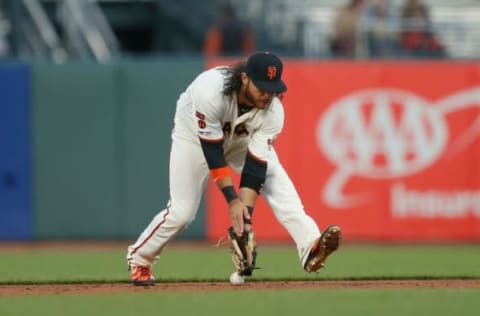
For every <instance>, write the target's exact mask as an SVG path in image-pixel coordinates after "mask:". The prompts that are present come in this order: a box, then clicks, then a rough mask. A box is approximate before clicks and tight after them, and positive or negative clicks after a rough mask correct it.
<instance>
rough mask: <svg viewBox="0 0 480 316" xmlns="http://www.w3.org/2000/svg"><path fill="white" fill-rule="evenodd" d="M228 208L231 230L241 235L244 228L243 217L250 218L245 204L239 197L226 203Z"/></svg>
mask: <svg viewBox="0 0 480 316" xmlns="http://www.w3.org/2000/svg"><path fill="white" fill-rule="evenodd" d="M228 208H229V213H230V220H231V222H232V227H233V231H234V232H235V234H236V235H237V236H241V235H242V234H243V231H244V229H245V225H244V223H243V219H244V218H247V219H250V214H249V213H248V209H247V206H246V205H245V203H243V202H242V201H241V200H240V199H235V200H233V201H231V202H230V203H229V204H228Z"/></svg>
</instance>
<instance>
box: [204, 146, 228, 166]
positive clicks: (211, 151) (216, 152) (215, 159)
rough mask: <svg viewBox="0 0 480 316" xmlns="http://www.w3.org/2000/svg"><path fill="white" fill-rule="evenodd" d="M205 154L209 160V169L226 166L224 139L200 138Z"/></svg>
mask: <svg viewBox="0 0 480 316" xmlns="http://www.w3.org/2000/svg"><path fill="white" fill-rule="evenodd" d="M200 144H201V145H202V150H203V155H204V156H205V159H206V160H207V164H208V169H210V170H212V169H217V168H221V167H225V166H226V165H227V163H226V162H225V156H224V154H223V139H222V140H220V141H211V140H205V139H202V138H200Z"/></svg>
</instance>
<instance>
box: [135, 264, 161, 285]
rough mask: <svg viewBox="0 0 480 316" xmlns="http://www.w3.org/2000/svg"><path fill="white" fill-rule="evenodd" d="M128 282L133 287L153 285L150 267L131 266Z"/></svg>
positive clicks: (153, 279)
mask: <svg viewBox="0 0 480 316" xmlns="http://www.w3.org/2000/svg"><path fill="white" fill-rule="evenodd" d="M130 280H131V281H132V283H133V284H134V285H155V277H154V276H153V274H152V268H151V267H142V266H132V267H131V272H130Z"/></svg>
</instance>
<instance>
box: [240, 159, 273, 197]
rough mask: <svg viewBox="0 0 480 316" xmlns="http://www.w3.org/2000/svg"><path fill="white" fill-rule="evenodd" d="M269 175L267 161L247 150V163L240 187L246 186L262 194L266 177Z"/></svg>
mask: <svg viewBox="0 0 480 316" xmlns="http://www.w3.org/2000/svg"><path fill="white" fill-rule="evenodd" d="M266 176H267V163H266V162H265V161H261V160H258V159H255V157H254V156H253V155H252V154H250V152H247V156H246V157H245V165H244V167H243V170H242V176H241V178H240V187H241V188H242V187H246V188H250V189H253V190H255V191H256V192H257V194H260V191H261V190H262V187H263V184H264V183H265V178H266Z"/></svg>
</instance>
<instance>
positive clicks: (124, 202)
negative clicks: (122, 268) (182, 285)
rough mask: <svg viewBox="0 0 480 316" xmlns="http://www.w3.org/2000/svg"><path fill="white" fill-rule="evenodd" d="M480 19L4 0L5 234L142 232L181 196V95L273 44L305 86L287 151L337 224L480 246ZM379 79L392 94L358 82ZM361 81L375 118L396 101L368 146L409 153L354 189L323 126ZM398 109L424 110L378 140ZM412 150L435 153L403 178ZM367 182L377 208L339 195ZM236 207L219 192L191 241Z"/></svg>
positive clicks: (333, 8) (287, 6)
mask: <svg viewBox="0 0 480 316" xmlns="http://www.w3.org/2000/svg"><path fill="white" fill-rule="evenodd" d="M479 29H480V1H479V0H424V1H420V0H390V1H389V0H349V1H327V0H231V1H213V0H212V1H210V0H206V1H196V0H99V1H90V0H0V240H50V239H132V238H136V236H138V234H139V233H140V232H141V230H143V228H144V227H145V225H146V224H147V223H148V222H149V221H150V219H151V218H152V217H153V216H154V215H155V214H156V213H157V212H158V211H159V210H161V209H163V207H164V205H165V203H166V201H167V199H168V182H167V179H168V158H169V146H170V131H171V128H172V127H173V123H172V117H173V113H174V110H175V101H176V99H177V97H178V95H179V94H180V93H181V92H182V91H183V90H184V89H185V87H186V85H187V84H188V83H189V82H190V81H191V80H192V79H193V78H194V76H196V74H198V73H199V72H200V71H202V70H203V69H205V67H209V66H211V65H214V64H218V63H220V62H224V61H225V60H227V61H231V60H232V59H234V58H237V57H244V56H247V55H248V54H250V53H252V52H254V51H258V50H268V51H273V52H275V53H277V54H278V55H280V56H282V57H283V58H285V62H286V64H287V67H286V78H287V80H288V82H289V93H287V95H286V96H285V100H284V102H285V104H286V110H287V121H286V126H285V131H284V134H282V137H281V139H280V140H279V145H278V146H279V152H280V154H281V156H282V157H283V158H284V161H285V166H286V169H287V170H289V172H290V173H291V177H292V178H293V180H294V182H295V183H296V184H297V187H298V190H299V191H300V193H301V195H302V197H304V199H305V201H304V202H305V206H306V207H307V209H308V210H312V211H311V212H315V215H314V217H315V219H316V220H317V221H319V222H321V226H322V227H323V226H326V225H327V224H329V223H330V222H333V221H336V222H338V223H339V224H341V225H343V226H344V227H345V228H346V234H345V236H346V239H347V240H373V241H382V242H383V241H411V240H425V241H467V242H472V241H473V242H477V241H479V240H480V169H479V168H478V165H479V163H478V162H479V161H480V149H479V148H480V143H479V137H478V136H479V135H480V132H479V131H480V127H479V126H480V124H479V123H480V120H479V119H478V118H479V117H480V116H479V114H480V113H479V111H478V109H479V104H480V100H479V96H480V93H479V92H478V90H477V89H479V85H480V70H479V67H478V62H479V58H480V32H479V31H478V30H479ZM316 70H318V72H317V71H316ZM315 72H316V73H317V74H318V73H320V74H325V75H320V76H318V75H316V74H315ZM319 77H321V78H319ZM392 88H394V89H399V90H401V91H402V92H401V93H398V91H397V92H395V91H394V92H392V91H391V89H392ZM364 89H374V90H375V91H374V92H369V93H370V94H368V95H369V97H365V95H363V94H362V95H355V93H356V92H358V91H363V90H364ZM389 89H390V90H389ZM319 94H320V95H319ZM352 94H353V95H355V96H354V97H353V98H354V99H355V100H357V101H358V102H359V105H358V108H361V107H363V106H365V108H366V110H365V111H367V112H368V113H370V112H371V111H370V110H368V109H371V104H372V103H373V104H374V106H373V108H374V109H376V108H377V107H375V102H376V101H375V100H377V101H378V100H380V99H381V100H384V99H385V98H384V97H385V95H386V96H387V99H388V100H390V101H391V102H390V105H391V108H390V110H391V112H388V111H387V112H385V111H383V112H382V111H379V112H378V113H379V114H378V117H379V120H380V118H381V117H383V118H384V119H385V120H386V121H385V122H386V123H385V122H384V123H385V124H383V125H382V124H380V123H378V122H377V123H376V124H377V125H375V126H373V127H372V128H373V129H375V130H376V132H372V133H369V132H368V130H367V131H366V132H365V130H363V132H365V135H366V137H363V138H361V139H356V140H355V139H354V140H353V142H355V141H357V142H358V143H359V144H360V143H361V142H362V141H364V140H365V139H371V140H372V143H375V142H377V144H378V146H377V147H375V146H373V147H375V148H376V150H378V152H380V153H382V154H384V155H386V156H388V157H387V158H389V159H390V161H397V165H395V166H394V165H392V166H389V165H388V162H387V163H385V164H384V167H385V168H386V169H388V168H390V167H391V168H392V169H391V170H390V169H388V170H387V171H388V172H386V173H383V175H382V176H376V175H375V174H374V172H373V173H369V172H365V170H364V169H362V168H363V167H365V166H364V165H353V168H359V169H358V172H357V171H353V173H352V174H351V179H350V180H351V181H350V182H349V183H352V182H353V184H352V186H350V185H349V184H347V181H348V180H346V179H345V174H344V173H342V171H338V170H337V169H335V168H337V167H338V168H340V167H339V166H340V165H341V157H340V158H339V157H338V156H335V154H333V156H334V157H333V158H332V155H329V154H328V149H325V147H328V145H325V144H323V145H322V144H320V145H319V143H321V141H320V140H319V138H321V137H322V136H318V135H317V134H318V133H320V132H318V131H319V130H320V128H321V127H319V126H318V124H320V125H321V124H322V123H318V122H323V121H322V118H324V117H325V116H324V115H326V113H327V112H328V110H329V109H331V108H332V107H336V106H341V104H340V103H342V101H341V100H342V99H341V98H343V97H345V96H348V95H352ZM449 96H457V98H450V99H448V98H447V97H449ZM368 98H370V99H368ZM382 98H383V99H382ZM445 98H446V99H445ZM366 99H368V100H366ZM339 100H340V101H339ZM426 100H429V101H426ZM439 100H443V101H445V102H443V101H442V102H443V103H442V102H440V101H439ZM446 100H447V101H446ZM459 100H460V101H459ZM357 101H355V102H357ZM339 102H340V103H339ZM355 102H354V103H355ZM362 102H363V103H362ZM378 102H380V103H382V102H383V101H378ZM422 102H423V103H422ZM429 102H430V103H429ZM347 103H348V102H347ZM291 104H292V105H291ZM298 104H300V105H302V107H301V108H300V109H299V107H298ZM342 104H343V103H342ZM348 104H352V103H351V102H350V103H348ZM382 104H383V103H382ZM410 104H413V105H416V104H417V105H418V104H420V105H419V108H420V109H424V107H422V106H425V105H427V106H437V107H435V109H438V113H440V114H438V115H430V114H428V113H430V112H431V111H430V112H429V111H428V110H427V111H426V112H425V113H426V114H418V113H419V112H418V113H417V112H415V111H413V110H412V111H409V109H410V107H409V105H410ZM413 105H412V106H413ZM292 107H296V108H295V110H293V108H292ZM398 108H403V109H405V112H406V113H408V115H412V113H417V114H418V115H419V117H420V116H421V118H420V119H415V114H413V116H411V117H410V119H412V117H413V119H412V121H408V117H407V118H404V117H402V115H400V119H399V120H400V122H401V123H402V122H403V123H405V124H403V125H402V124H400V125H401V126H407V130H404V131H403V132H404V133H403V132H402V131H400V133H399V134H398V135H397V134H395V131H393V132H394V133H393V134H395V135H396V136H398V137H396V138H395V137H393V138H388V137H392V136H391V135H392V133H389V132H391V131H384V132H385V134H383V136H384V137H382V136H381V135H380V136H378V133H380V134H382V132H381V131H380V132H378V130H379V129H380V130H381V128H382V126H384V125H388V124H389V122H390V123H391V122H392V121H389V120H388V119H393V120H394V119H395V118H397V119H398V116H399V115H398V113H402V112H401V111H400V112H399V111H398ZM453 109H454V110H455V112H453ZM422 111H423V110H422ZM373 112H374V113H376V112H375V111H373ZM460 112H461V113H460ZM352 113H354V114H355V113H356V112H352ZM385 113H387V114H385ZM422 113H423V112H422ZM455 113H458V114H455ZM357 114H358V113H357ZM390 114H391V115H392V116H391V117H389V116H388V115H390ZM382 115H383V116H382ZM422 115H425V117H426V118H425V117H423V116H422ZM429 115H430V116H429ZM294 117H297V119H295V118H294ZM330 117H331V116H330ZM439 117H440V118H439ZM337 119H338V120H341V119H344V118H342V117H339V118H337ZM403 119H406V120H407V121H403ZM425 120H432V122H431V123H422V122H423V121H425ZM295 122H296V123H295ZM357 123H358V124H359V126H365V124H366V125H368V120H367V119H366V121H365V122H357ZM362 124H363V125H362ZM421 124H424V125H423V127H422V126H421ZM429 124H431V125H429ZM435 124H437V125H435ZM347 125H348V124H347ZM393 125H395V124H393ZM412 126H413V127H412ZM419 126H420V127H419ZM432 126H440V127H439V129H438V130H441V132H438V135H433V136H432V134H435V129H433V128H431V127H432ZM408 128H411V130H408ZM422 130H424V132H425V133H424V134H422V132H421V131H422ZM425 130H428V131H430V132H428V131H425ZM419 131H420V132H419ZM347 132H352V131H348V130H347ZM357 132H358V130H357ZM299 133H300V135H299ZM354 133H355V131H354V132H353V134H354ZM375 133H376V134H375ZM374 134H375V135H377V136H375V135H374ZM385 135H386V136H385ZM399 135H400V136H399ZM298 136H300V137H301V138H302V139H304V140H305V141H304V143H302V144H299V143H298V142H296V139H298V138H296V137H298ZM369 137H370V138H369ZM415 137H417V138H418V139H420V140H421V141H420V142H415V141H413V142H412V138H414V139H415ZM435 137H436V139H435V140H432V142H437V143H438V144H440V145H438V144H437V145H435V144H434V145H435V146H436V147H434V148H433V147H432V148H433V149H432V148H430V147H428V146H430V145H432V144H430V143H429V138H435ZM398 138H402V140H403V141H404V143H399V142H398ZM338 141H339V142H340V143H341V142H342V139H339V140H338ZM350 143H351V141H350ZM369 144H371V143H369ZM392 144H393V145H392ZM412 144H413V145H412ZM293 145H295V146H298V150H291V146H293ZM367 145H368V144H367ZM404 145H405V146H404ZM302 146H303V147H302ZM346 146H347V145H346ZM392 146H393V147H395V146H397V147H395V148H396V149H395V148H393V147H392ZM432 146H433V145H432ZM360 147H361V146H360ZM360 147H355V146H354V147H353V148H354V149H355V150H358V151H359V152H360V151H361V148H363V149H365V148H367V147H368V148H373V147H369V145H368V146H367V147H361V148H360ZM407 147H408V148H410V149H411V148H414V149H412V150H410V151H408V150H407V149H405V148H407ZM385 148H393V149H391V151H388V149H385ZM333 149H334V148H332V150H333ZM404 149H405V152H401V151H402V150H404ZM399 150H400V152H399ZM422 150H423V152H422ZM378 152H372V153H370V154H372V157H373V156H375V155H376V154H377V153H378ZM412 152H413V154H412ZM298 153H300V154H298ZM397 154H398V155H403V156H402V157H404V156H405V157H407V156H408V157H410V158H408V159H412V158H411V156H412V155H413V156H415V155H417V156H418V157H420V158H419V159H427V158H428V159H430V160H428V159H427V160H428V163H426V162H425V161H423V162H422V163H423V165H422V168H423V169H422V168H419V167H418V166H416V165H415V166H414V167H413V169H411V170H407V171H405V172H403V173H402V172H398V170H394V169H395V168H397V169H398V159H395V157H393V155H397ZM298 157H302V159H304V160H303V161H304V162H305V163H303V164H302V163H301V164H299V163H298V159H299V158H298ZM335 157H336V158H335ZM422 157H423V158H422ZM425 157H427V158H425ZM452 157H453V158H452ZM397 158H398V157H397ZM309 159H310V160H309ZM335 159H337V160H336V161H335ZM401 159H403V158H401ZM405 159H407V158H405ZM380 160H381V159H380ZM372 161H373V158H372ZM387 161H388V159H387ZM424 162H425V163H424ZM347 163H348V162H347ZM405 164H408V163H405ZM299 165H301V166H299ZM432 166H433V167H432ZM335 170H337V171H335ZM340 170H343V169H341V168H340ZM372 170H373V169H372ZM312 172H318V174H316V175H315V179H316V180H315V182H314V183H312V182H311V179H308V178H309V175H311V173H312ZM335 172H337V173H335ZM338 172H339V173H338ZM362 172H363V173H362ZM332 174H333V175H335V174H336V175H337V178H336V179H337V181H338V179H339V177H340V178H341V177H342V175H343V178H342V179H344V180H345V183H343V184H339V183H338V182H335V183H337V185H336V186H335V184H334V183H333V182H332V181H334V180H331V179H332V177H335V176H332ZM384 174H388V177H387V176H384ZM370 176H371V178H369V177H370ZM347 178H348V176H347ZM425 179H427V180H425ZM341 181H343V180H341ZM365 183H367V184H366V185H365ZM329 184H330V185H331V186H330V187H328V185H329ZM342 185H343V187H342ZM338 186H340V187H341V188H339V187H338ZM327 187H328V188H327ZM359 187H360V188H364V187H368V188H370V189H371V191H372V192H374V193H375V194H376V198H373V199H372V201H373V200H374V201H375V203H373V204H370V205H369V204H368V203H367V204H365V203H364V204H362V205H360V204H355V205H350V206H347V204H348V203H346V200H345V201H343V200H342V201H339V200H338V199H337V200H335V199H336V198H338V196H335V195H328V194H329V193H328V192H330V193H332V192H331V191H332V190H331V189H332V188H334V190H341V189H343V190H344V191H345V192H346V193H351V192H352V191H355V190H357V189H358V188H359ZM322 191H323V192H324V193H323V195H322ZM325 192H327V193H325ZM345 192H337V193H339V194H341V193H342V194H343V193H345ZM212 194H213V193H212ZM340 202H342V203H343V202H345V203H343V204H342V203H340ZM222 207H223V204H221V201H219V200H218V197H215V196H213V197H212V196H211V194H209V195H207V198H206V200H205V201H204V203H202V206H201V208H200V210H199V212H198V215H197V218H196V220H195V221H194V223H192V225H191V226H190V227H189V228H188V230H187V231H186V232H185V233H184V234H182V235H181V236H180V237H179V238H186V239H206V238H207V239H211V240H214V239H216V238H217V237H219V235H221V234H222V232H223V231H224V229H225V227H226V225H228V219H226V218H225V216H224V215H225V214H224V213H225V212H222ZM265 208H266V207H265ZM345 208H346V209H349V211H345V210H344V209H345ZM266 212H268V213H270V211H269V210H266ZM266 212H263V213H266ZM349 212H355V214H353V213H349ZM219 214H220V215H219ZM258 214H262V212H261V211H259V212H258ZM362 214H363V221H364V222H362V221H361V220H362V219H361V217H362ZM258 216H259V220H258V223H259V224H258V225H259V229H258V230H259V231H261V232H263V233H260V234H259V238H264V239H265V240H267V239H268V240H287V239H288V236H286V233H285V231H284V230H283V228H281V227H280V226H279V225H278V224H277V223H276V222H275V220H274V219H273V217H272V216H271V215H268V216H270V217H266V218H263V217H262V216H267V215H258ZM359 221H361V222H359ZM262 223H263V224H262ZM272 223H274V224H272ZM419 227H420V229H419Z"/></svg>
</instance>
